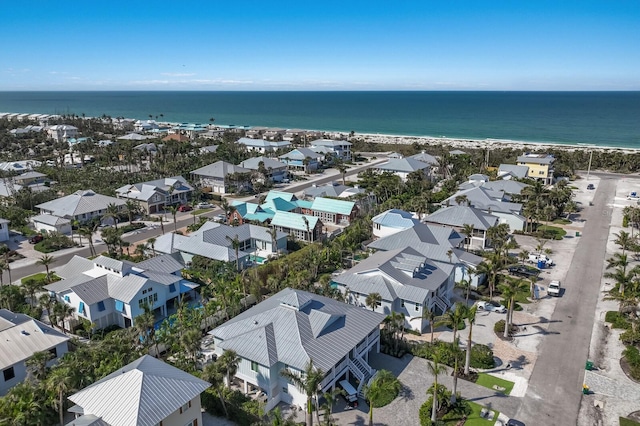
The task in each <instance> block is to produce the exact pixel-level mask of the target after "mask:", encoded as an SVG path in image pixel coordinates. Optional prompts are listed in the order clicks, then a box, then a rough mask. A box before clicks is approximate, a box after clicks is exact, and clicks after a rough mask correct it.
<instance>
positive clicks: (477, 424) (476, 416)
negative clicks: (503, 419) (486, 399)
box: [446, 401, 500, 426]
mask: <svg viewBox="0 0 640 426" xmlns="http://www.w3.org/2000/svg"><path fill="white" fill-rule="evenodd" d="M468 402H469V405H470V406H471V414H469V416H468V417H467V420H466V421H465V422H464V426H493V425H494V424H495V422H496V420H498V414H500V413H499V412H498V411H495V410H492V411H493V420H487V419H483V418H482V417H480V411H481V410H482V405H480V404H476V403H475V402H471V401H468ZM461 419H462V418H461V417H460V418H455V419H449V420H447V423H446V424H447V426H455V425H456V424H457V423H458V422H459V421H460V420H461Z"/></svg>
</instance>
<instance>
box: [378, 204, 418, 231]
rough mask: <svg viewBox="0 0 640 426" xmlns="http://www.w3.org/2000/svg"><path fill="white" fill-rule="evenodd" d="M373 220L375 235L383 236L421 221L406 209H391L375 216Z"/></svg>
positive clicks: (411, 226)
mask: <svg viewBox="0 0 640 426" xmlns="http://www.w3.org/2000/svg"><path fill="white" fill-rule="evenodd" d="M371 222H372V224H373V225H372V226H373V236H374V237H377V238H382V237H386V236H388V235H392V234H395V233H396V232H400V231H404V230H405V229H409V228H413V227H414V226H416V225H417V224H419V223H420V220H418V219H417V218H415V217H413V215H412V214H411V213H409V212H406V211H404V210H399V209H391V210H387V211H384V212H382V213H380V214H379V215H377V216H374V217H373V218H372V219H371Z"/></svg>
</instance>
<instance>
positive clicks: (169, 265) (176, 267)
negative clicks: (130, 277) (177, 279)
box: [135, 254, 184, 274]
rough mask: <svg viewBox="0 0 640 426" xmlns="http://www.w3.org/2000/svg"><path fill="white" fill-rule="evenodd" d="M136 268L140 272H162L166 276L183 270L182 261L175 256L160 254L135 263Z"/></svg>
mask: <svg viewBox="0 0 640 426" xmlns="http://www.w3.org/2000/svg"><path fill="white" fill-rule="evenodd" d="M135 267H136V268H139V269H142V270H151V271H155V272H164V273H166V274H175V273H176V272H178V271H181V270H182V269H183V268H184V264H183V263H182V259H181V258H180V256H177V255H175V254H162V255H160V256H156V257H152V258H151V259H147V260H143V261H142V262H140V263H136V265H135Z"/></svg>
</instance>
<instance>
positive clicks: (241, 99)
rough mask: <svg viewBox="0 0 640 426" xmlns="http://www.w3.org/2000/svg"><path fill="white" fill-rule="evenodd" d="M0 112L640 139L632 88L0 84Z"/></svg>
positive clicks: (607, 142) (619, 142) (632, 143)
mask: <svg viewBox="0 0 640 426" xmlns="http://www.w3.org/2000/svg"><path fill="white" fill-rule="evenodd" d="M0 112H21V113H41V114H71V113H74V114H77V115H82V114H85V115H86V116H88V117H98V116H102V115H103V114H106V115H109V116H112V117H119V116H122V117H129V118H139V119H148V118H149V116H151V117H152V118H154V119H156V118H157V119H158V120H160V121H169V122H189V123H205V124H208V123H210V119H211V118H214V119H215V123H216V124H234V125H242V126H245V125H246V126H268V127H281V128H296V129H314V130H334V131H342V132H350V131H355V132H356V133H380V134H392V135H410V136H434V137H442V136H444V137H448V138H461V139H463V138H464V139H487V138H489V139H502V140H507V141H509V140H511V141H523V142H545V143H559V144H578V143H586V144H595V145H597V146H612V147H623V148H640V92H171V91H156V92H136V91H114V92H107V91H104V92H0Z"/></svg>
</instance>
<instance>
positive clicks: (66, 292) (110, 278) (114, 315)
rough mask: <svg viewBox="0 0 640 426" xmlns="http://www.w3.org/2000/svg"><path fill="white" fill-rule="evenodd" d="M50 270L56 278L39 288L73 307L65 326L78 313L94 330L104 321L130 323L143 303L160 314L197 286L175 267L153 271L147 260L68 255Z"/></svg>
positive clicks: (164, 314) (189, 295)
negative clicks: (65, 259)
mask: <svg viewBox="0 0 640 426" xmlns="http://www.w3.org/2000/svg"><path fill="white" fill-rule="evenodd" d="M174 260H175V259H174ZM168 262H169V261H168V260H167V263H168ZM56 275H58V276H59V277H61V278H62V280H60V281H56V282H54V283H51V284H48V285H46V286H45V289H46V290H47V291H49V293H50V294H51V295H52V297H55V298H56V299H57V300H58V301H60V302H63V303H65V304H67V305H69V306H71V307H73V308H74V309H75V312H74V313H73V318H72V319H71V320H69V326H68V327H67V328H72V327H73V326H74V325H76V324H78V323H79V321H80V318H83V319H86V320H88V321H90V322H93V323H95V324H96V327H97V328H98V329H102V328H105V327H108V326H110V325H117V326H120V327H122V328H127V327H131V326H132V325H133V324H134V321H135V318H136V317H137V316H138V315H140V314H142V313H144V307H145V306H149V307H150V308H151V309H152V310H153V312H154V314H155V315H156V319H163V318H166V317H167V316H169V315H170V314H171V312H172V311H173V310H174V308H175V307H176V306H177V303H178V301H179V300H180V298H181V297H187V298H192V299H193V298H195V297H196V294H195V292H194V291H193V290H194V289H195V288H197V287H198V284H195V283H192V282H191V281H188V280H185V279H183V278H182V276H181V275H180V273H179V272H177V273H168V272H166V271H165V270H154V269H152V268H151V267H150V265H145V264H143V263H141V264H136V263H133V262H129V261H124V260H123V261H120V260H116V259H112V258H109V257H105V256H98V257H96V258H95V259H93V260H89V259H85V258H83V257H80V256H74V257H73V258H72V259H71V260H70V261H69V262H68V263H67V264H65V265H64V266H62V267H60V268H56Z"/></svg>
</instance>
